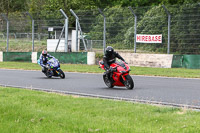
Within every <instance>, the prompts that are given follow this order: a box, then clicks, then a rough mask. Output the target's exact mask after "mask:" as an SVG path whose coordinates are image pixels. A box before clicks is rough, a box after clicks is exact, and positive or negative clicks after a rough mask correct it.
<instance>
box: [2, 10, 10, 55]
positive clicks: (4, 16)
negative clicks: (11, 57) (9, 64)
mask: <svg viewBox="0 0 200 133" xmlns="http://www.w3.org/2000/svg"><path fill="white" fill-rule="evenodd" d="M2 16H3V18H4V19H5V20H6V22H7V47H6V52H8V49H9V20H8V18H7V17H6V15H4V14H2Z"/></svg>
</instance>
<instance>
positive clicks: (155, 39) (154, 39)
mask: <svg viewBox="0 0 200 133" xmlns="http://www.w3.org/2000/svg"><path fill="white" fill-rule="evenodd" d="M136 42H139V43H162V34H160V35H144V34H137V35H136Z"/></svg>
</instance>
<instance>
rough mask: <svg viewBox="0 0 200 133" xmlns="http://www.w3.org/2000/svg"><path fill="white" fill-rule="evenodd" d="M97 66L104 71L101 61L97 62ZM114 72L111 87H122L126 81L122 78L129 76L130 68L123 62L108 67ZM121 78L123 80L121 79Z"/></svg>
mask: <svg viewBox="0 0 200 133" xmlns="http://www.w3.org/2000/svg"><path fill="white" fill-rule="evenodd" d="M99 66H100V67H101V68H102V69H103V70H105V68H104V64H103V61H99ZM110 67H112V68H113V69H116V71H114V72H113V75H112V78H113V80H114V83H113V86H124V83H123V81H126V78H125V77H124V76H126V75H129V71H130V67H129V66H128V65H127V64H126V63H125V62H123V61H120V62H117V61H116V62H115V63H113V64H111V65H110ZM121 78H123V79H121Z"/></svg>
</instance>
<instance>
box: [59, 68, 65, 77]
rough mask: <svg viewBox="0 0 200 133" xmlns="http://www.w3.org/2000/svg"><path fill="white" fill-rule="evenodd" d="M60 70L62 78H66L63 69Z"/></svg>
mask: <svg viewBox="0 0 200 133" xmlns="http://www.w3.org/2000/svg"><path fill="white" fill-rule="evenodd" d="M59 72H60V77H61V78H62V79H64V78H65V73H64V72H63V71H62V70H61V69H60V70H59Z"/></svg>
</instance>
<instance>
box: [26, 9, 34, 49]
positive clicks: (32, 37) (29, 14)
mask: <svg viewBox="0 0 200 133" xmlns="http://www.w3.org/2000/svg"><path fill="white" fill-rule="evenodd" d="M26 14H28V16H29V17H30V18H31V20H32V52H34V39H35V38H34V34H35V33H34V23H35V21H34V19H33V17H32V16H31V14H30V13H29V12H26Z"/></svg>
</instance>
